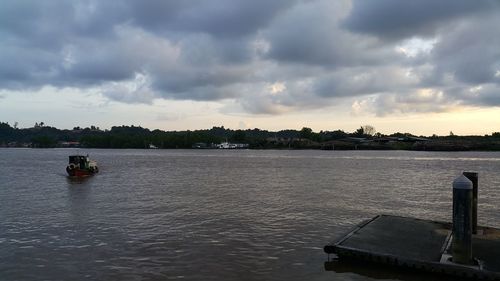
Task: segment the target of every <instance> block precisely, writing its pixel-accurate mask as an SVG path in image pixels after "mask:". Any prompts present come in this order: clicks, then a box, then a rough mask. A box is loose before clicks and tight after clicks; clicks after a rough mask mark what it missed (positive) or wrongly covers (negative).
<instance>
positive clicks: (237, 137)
mask: <svg viewBox="0 0 500 281" xmlns="http://www.w3.org/2000/svg"><path fill="white" fill-rule="evenodd" d="M231 141H234V142H240V143H243V142H245V141H246V133H245V131H243V130H236V131H235V132H234V133H233V134H232V136H231Z"/></svg>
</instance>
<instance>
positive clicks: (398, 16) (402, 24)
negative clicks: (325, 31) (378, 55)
mask: <svg viewBox="0 0 500 281" xmlns="http://www.w3.org/2000/svg"><path fill="white" fill-rule="evenodd" d="M492 8H498V2H497V1H494V0H489V1H488V0H485V1H469V0H441V1H433V0H419V1H411V2H408V1H398V0H379V1H363V0H353V3H352V10H351V12H350V14H349V16H348V17H347V18H346V19H345V21H344V22H343V26H344V27H346V28H347V29H349V30H351V31H354V32H360V33H366V34H371V35H375V36H378V37H381V38H385V39H403V38H409V37H414V36H424V37H425V36H434V35H436V32H437V30H438V29H439V28H440V27H441V26H443V25H447V24H450V22H453V20H455V19H460V18H463V17H467V16H473V15H474V14H475V13H477V12H481V11H487V10H490V9H492ZM476 16H477V15H476Z"/></svg>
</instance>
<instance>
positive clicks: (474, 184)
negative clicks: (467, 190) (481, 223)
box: [463, 172, 478, 234]
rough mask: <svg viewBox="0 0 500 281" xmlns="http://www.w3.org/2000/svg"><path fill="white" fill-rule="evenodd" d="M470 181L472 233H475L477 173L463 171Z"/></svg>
mask: <svg viewBox="0 0 500 281" xmlns="http://www.w3.org/2000/svg"><path fill="white" fill-rule="evenodd" d="M463 175H464V176H466V177H467V178H468V179H469V180H470V181H471V182H472V234H477V197H478V196H477V193H478V173H476V172H463Z"/></svg>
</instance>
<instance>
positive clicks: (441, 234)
mask: <svg viewBox="0 0 500 281" xmlns="http://www.w3.org/2000/svg"><path fill="white" fill-rule="evenodd" d="M451 230H452V224H451V223H446V222H436V221H429V220H421V219H415V218H408V217H399V216H390V215H378V216H376V217H374V218H372V219H370V220H368V221H365V222H363V223H361V224H359V225H357V226H356V227H355V228H354V229H353V230H352V231H350V232H349V233H348V234H347V235H345V236H343V237H341V238H340V239H339V240H337V241H335V242H333V243H331V244H328V245H326V246H325V247H324V251H325V252H326V253H328V254H336V255H337V256H339V258H342V257H346V258H350V259H356V260H366V261H371V262H376V263H385V264H389V265H394V266H400V267H407V268H413V269H417V270H422V271H427V272H436V273H444V274H449V275H454V276H459V277H468V278H474V279H484V280H500V230H499V229H495V228H490V227H478V234H476V235H473V237H472V251H473V256H474V258H475V260H476V264H475V265H470V266H469V265H460V264H456V263H453V262H452V261H451V253H450V251H451V239H452V238H451V237H452V236H451Z"/></svg>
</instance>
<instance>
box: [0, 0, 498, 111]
mask: <svg viewBox="0 0 500 281" xmlns="http://www.w3.org/2000/svg"><path fill="white" fill-rule="evenodd" d="M497 3H498V2H496V1H465V0H460V1H456V0H454V1H451V0H446V1H430V0H423V1H416V2H408V3H407V2H405V1H397V0H381V1H377V2H372V1H359V0H353V1H352V2H351V1H349V0H342V1H327V0H310V1H299V0H297V1H288V0H279V1H265V0H258V1H234V0H214V1H209V2H207V1H201V0H199V1H183V0H175V1H160V0H153V1H146V2H144V1H139V0H130V1H125V0H122V1H92V0H90V1H78V2H76V1H75V2H68V1H63V0H61V1H57V0H55V1H25V0H16V1H4V2H3V3H2V9H0V40H1V42H2V44H1V45H0V61H2V62H5V63H2V64H0V90H9V89H10V90H19V91H22V90H33V89H37V88H41V87H43V86H46V85H52V86H55V87H56V88H64V87H76V88H81V89H85V88H98V89H100V91H99V92H100V93H101V94H102V95H104V96H105V97H107V98H108V99H109V100H113V101H118V102H124V103H152V102H153V101H154V100H155V99H162V98H163V99H177V100H203V101H207V100H209V101H213V100H224V99H232V100H234V103H236V104H239V105H240V106H241V107H242V108H243V109H244V110H246V111H248V112H250V113H256V114H259V113H263V114H280V113H286V112H288V111H294V110H307V109H311V108H321V107H324V106H329V105H332V104H335V101H336V100H338V99H344V100H345V99H353V100H367V101H370V102H369V103H370V105H371V108H376V110H371V111H372V112H375V113H377V114H379V115H382V114H389V113H393V112H400V113H405V112H411V111H414V112H428V111H429V112H430V111H443V110H446V109H447V108H448V107H450V106H454V105H456V104H462V105H474V106H498V105H499V99H498V98H497V97H498V94H497V93H498V88H499V87H500V86H499V85H500V51H499V50H500V48H498V46H500V29H498V26H500V17H499V16H498V15H499V13H500V7H499V6H500V5H499V4H497ZM428 39H432V41H429V42H432V44H430V43H429V46H427V47H425V48H428V50H425V51H422V50H424V49H425V48H424V47H422V46H421V45H422V44H423V43H422V42H424V43H425V42H427V41H426V40H428ZM411 40H414V41H411ZM273 85H274V86H273ZM276 85H282V87H283V89H281V90H280V91H276V89H274V90H273V89H271V88H272V87H276ZM270 87H271V88H270ZM280 87H281V86H280ZM471 89H473V90H472V92H471ZM365 104H366V103H365Z"/></svg>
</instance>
